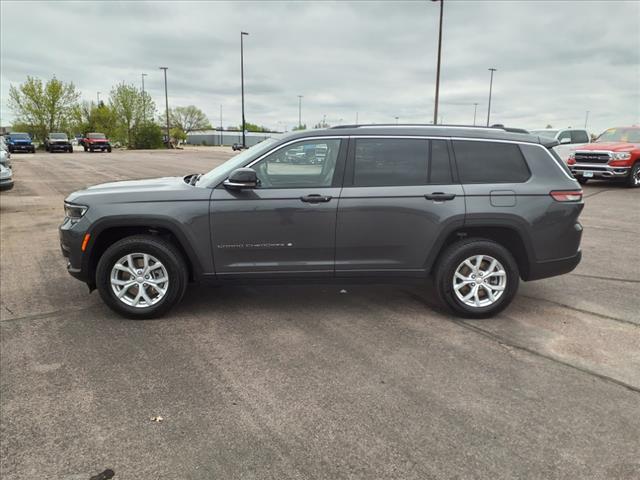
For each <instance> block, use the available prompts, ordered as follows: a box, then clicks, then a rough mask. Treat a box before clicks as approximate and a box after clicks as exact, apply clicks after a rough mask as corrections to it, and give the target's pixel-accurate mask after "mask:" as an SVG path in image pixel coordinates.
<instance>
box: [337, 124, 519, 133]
mask: <svg viewBox="0 0 640 480" xmlns="http://www.w3.org/2000/svg"><path fill="white" fill-rule="evenodd" d="M376 127H382V128H389V127H426V128H475V129H478V130H504V131H505V132H511V133H529V132H528V131H527V130H525V129H523V128H513V127H505V126H504V125H502V124H494V125H491V126H490V127H483V126H480V125H439V124H438V125H433V124H431V123H399V124H398V123H367V124H352V125H336V126H335V127H330V128H331V129H336V128H376Z"/></svg>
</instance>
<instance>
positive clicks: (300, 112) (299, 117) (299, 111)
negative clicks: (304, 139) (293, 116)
mask: <svg viewBox="0 0 640 480" xmlns="http://www.w3.org/2000/svg"><path fill="white" fill-rule="evenodd" d="M298 130H302V95H298Z"/></svg>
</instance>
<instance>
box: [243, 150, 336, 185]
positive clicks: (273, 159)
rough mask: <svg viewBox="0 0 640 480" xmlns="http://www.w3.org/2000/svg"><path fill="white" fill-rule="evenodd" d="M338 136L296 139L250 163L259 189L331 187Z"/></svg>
mask: <svg viewBox="0 0 640 480" xmlns="http://www.w3.org/2000/svg"><path fill="white" fill-rule="evenodd" d="M339 150H340V140H339V139H326V140H322V139H318V140H305V141H302V142H296V143H294V144H292V145H288V146H286V147H283V148H281V149H279V150H277V151H275V152H274V153H272V154H270V155H269V156H267V157H265V158H263V159H262V160H260V161H259V162H258V163H256V164H255V165H253V167H252V168H253V169H254V170H255V171H256V173H257V174H258V179H259V180H260V188H307V187H311V188H314V187H330V186H331V184H332V183H333V174H334V172H335V169H336V163H337V161H338V151H339Z"/></svg>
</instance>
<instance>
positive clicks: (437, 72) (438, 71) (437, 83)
mask: <svg viewBox="0 0 640 480" xmlns="http://www.w3.org/2000/svg"><path fill="white" fill-rule="evenodd" d="M433 1H438V0H433ZM439 1H440V28H439V30H438V66H437V69H436V101H435V105H434V108H433V124H434V125H436V124H437V123H438V101H439V97H440V59H441V56H442V15H443V9H444V0H439Z"/></svg>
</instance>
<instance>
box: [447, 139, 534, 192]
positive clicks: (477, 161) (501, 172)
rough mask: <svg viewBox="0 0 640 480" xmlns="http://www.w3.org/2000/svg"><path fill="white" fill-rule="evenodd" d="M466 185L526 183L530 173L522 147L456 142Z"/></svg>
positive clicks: (455, 147) (465, 141)
mask: <svg viewBox="0 0 640 480" xmlns="http://www.w3.org/2000/svg"><path fill="white" fill-rule="evenodd" d="M453 150H454V152H455V155H456V163H457V165H458V173H459V175H460V181H461V182H462V183H522V182H525V181H527V180H528V179H529V177H530V175H531V174H530V172H529V168H528V167H527V164H526V162H525V160H524V157H523V156H522V152H521V151H520V148H519V147H518V145H516V144H513V143H500V142H476V141H468V140H454V141H453Z"/></svg>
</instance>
